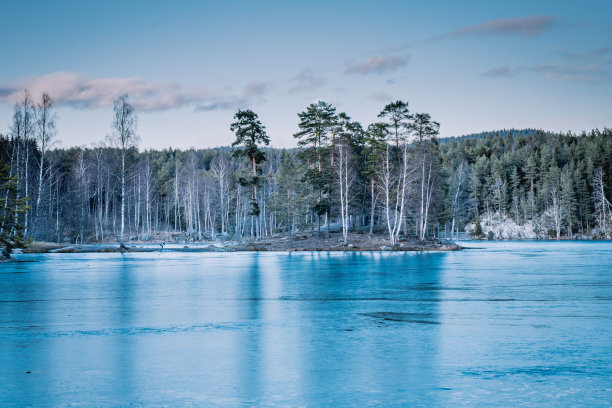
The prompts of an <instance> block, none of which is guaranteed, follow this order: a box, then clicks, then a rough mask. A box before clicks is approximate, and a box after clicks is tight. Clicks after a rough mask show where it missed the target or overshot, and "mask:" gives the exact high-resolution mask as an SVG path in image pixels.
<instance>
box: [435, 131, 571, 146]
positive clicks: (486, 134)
mask: <svg viewBox="0 0 612 408" xmlns="http://www.w3.org/2000/svg"><path fill="white" fill-rule="evenodd" d="M539 133H546V134H551V135H558V134H559V133H555V132H547V131H544V130H541V129H501V130H490V131H486V132H480V133H469V134H467V135H460V136H449V137H444V138H440V142H441V143H445V142H450V141H452V140H461V139H482V138H484V137H495V136H501V137H507V136H512V137H516V136H534V135H536V134H539Z"/></svg>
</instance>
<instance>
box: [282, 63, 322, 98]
mask: <svg viewBox="0 0 612 408" xmlns="http://www.w3.org/2000/svg"><path fill="white" fill-rule="evenodd" d="M291 83H293V86H292V87H291V88H289V93H291V94H293V93H300V92H307V91H312V90H314V89H319V88H321V87H323V86H324V85H325V84H326V83H327V80H326V79H325V78H323V77H320V76H317V75H315V74H314V73H313V72H312V70H311V69H308V68H307V69H305V70H303V71H302V72H300V73H299V74H298V75H296V76H295V77H293V78H292V79H291Z"/></svg>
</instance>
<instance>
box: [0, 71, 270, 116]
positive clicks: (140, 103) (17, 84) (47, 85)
mask: <svg viewBox="0 0 612 408" xmlns="http://www.w3.org/2000/svg"><path fill="white" fill-rule="evenodd" d="M271 88H272V84H271V83H270V82H252V83H249V84H247V85H246V86H245V87H244V89H243V90H242V93H238V94H231V91H230V90H227V89H226V90H224V91H222V92H215V93H211V92H205V91H203V90H201V89H194V88H191V89H189V90H184V89H183V88H182V87H181V86H180V85H179V84H177V83H172V82H156V81H145V80H142V79H140V78H135V77H130V78H87V77H85V76H84V75H81V74H78V73H74V72H55V73H51V74H47V75H42V76H32V77H26V78H20V79H17V80H15V81H13V82H11V83H8V84H0V103H11V104H13V103H17V102H19V101H20V100H21V99H22V98H23V92H24V90H25V89H27V90H28V91H29V92H30V93H31V94H32V95H33V96H35V97H37V96H38V95H40V94H41V93H42V92H43V91H44V92H47V93H49V95H51V96H52V97H53V98H54V100H55V102H56V104H57V105H58V106H70V107H73V108H77V109H88V108H105V107H109V106H112V105H113V103H114V100H115V99H116V98H117V97H118V96H119V95H122V94H128V95H129V96H130V101H131V102H132V104H133V105H134V107H135V108H136V109H137V110H139V111H144V112H147V111H163V110H170V109H176V108H181V107H186V106H193V107H194V109H195V110H196V111H213V110H223V109H241V108H244V107H246V106H248V105H249V104H250V103H251V102H252V101H253V100H259V101H260V102H261V101H262V99H261V98H262V97H263V96H264V95H265V94H266V93H268V92H269V90H270V89H271Z"/></svg>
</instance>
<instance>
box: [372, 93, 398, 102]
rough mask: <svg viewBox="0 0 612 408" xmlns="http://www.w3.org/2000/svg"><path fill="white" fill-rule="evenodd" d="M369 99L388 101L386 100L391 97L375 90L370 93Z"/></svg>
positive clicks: (389, 99)
mask: <svg viewBox="0 0 612 408" xmlns="http://www.w3.org/2000/svg"><path fill="white" fill-rule="evenodd" d="M369 99H371V100H374V101H382V102H388V101H391V100H392V99H393V98H392V97H391V96H390V95H389V94H387V93H386V92H383V91H375V92H372V93H371V94H370V96H369Z"/></svg>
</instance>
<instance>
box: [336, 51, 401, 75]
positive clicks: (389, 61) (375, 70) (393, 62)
mask: <svg viewBox="0 0 612 408" xmlns="http://www.w3.org/2000/svg"><path fill="white" fill-rule="evenodd" d="M407 64H408V58H405V57H400V56H393V55H390V56H386V55H379V56H375V57H370V58H368V59H367V60H365V61H363V62H360V63H358V64H354V65H350V66H349V67H348V68H347V69H346V70H345V72H346V73H347V74H361V75H369V74H384V73H386V72H390V71H395V70H396V69H399V68H403V67H405V66H406V65H407Z"/></svg>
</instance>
